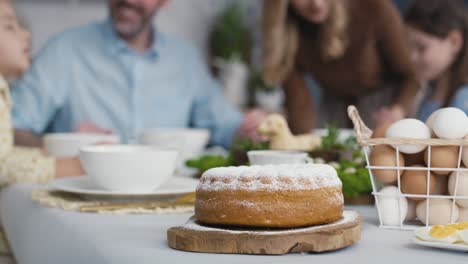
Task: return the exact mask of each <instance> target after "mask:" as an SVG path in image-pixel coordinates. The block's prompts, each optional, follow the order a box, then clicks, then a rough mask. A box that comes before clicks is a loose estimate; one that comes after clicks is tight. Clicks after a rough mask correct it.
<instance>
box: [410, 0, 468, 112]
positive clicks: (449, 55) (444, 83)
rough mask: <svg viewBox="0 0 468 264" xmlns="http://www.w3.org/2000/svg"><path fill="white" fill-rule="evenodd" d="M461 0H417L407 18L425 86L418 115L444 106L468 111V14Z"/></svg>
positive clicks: (420, 96) (415, 60)
mask: <svg viewBox="0 0 468 264" xmlns="http://www.w3.org/2000/svg"><path fill="white" fill-rule="evenodd" d="M467 11H468V10H467V9H466V7H465V5H464V3H463V1H461V0H450V1H447V0H416V1H414V2H413V3H412V5H411V6H410V8H409V10H408V12H407V14H406V16H405V21H406V24H407V28H408V35H409V40H410V44H411V47H412V56H411V57H412V59H413V61H414V63H415V65H416V66H417V71H418V76H419V77H420V79H421V81H422V87H421V89H420V91H419V93H418V96H417V98H418V100H417V105H419V106H420V107H419V111H418V118H420V119H422V120H426V119H427V118H428V117H429V115H430V114H431V113H432V112H434V111H435V110H437V109H438V108H441V107H446V106H454V107H458V108H460V109H462V110H463V111H465V113H467V114H468V43H467V41H468V17H467Z"/></svg>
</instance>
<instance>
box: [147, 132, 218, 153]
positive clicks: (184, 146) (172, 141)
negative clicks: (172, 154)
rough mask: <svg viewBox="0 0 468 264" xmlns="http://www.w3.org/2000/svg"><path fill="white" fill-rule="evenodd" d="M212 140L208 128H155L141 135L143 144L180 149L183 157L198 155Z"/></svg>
mask: <svg viewBox="0 0 468 264" xmlns="http://www.w3.org/2000/svg"><path fill="white" fill-rule="evenodd" d="M209 141H210V131H209V130H208V129H188V128H155V129H150V130H147V131H145V132H144V133H143V134H142V135H141V137H140V143H141V144H143V145H150V146H156V147H160V148H169V149H176V150H179V152H180V155H181V158H189V157H194V156H198V155H200V154H202V153H203V151H204V150H205V147H206V146H207V145H208V143H209Z"/></svg>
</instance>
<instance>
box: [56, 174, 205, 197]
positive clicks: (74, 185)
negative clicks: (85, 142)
mask: <svg viewBox="0 0 468 264" xmlns="http://www.w3.org/2000/svg"><path fill="white" fill-rule="evenodd" d="M197 185H198V180H196V179H191V178H187V177H181V176H173V177H172V178H171V179H170V180H169V181H167V182H166V183H164V184H163V185H162V186H161V187H159V188H157V189H155V190H154V191H152V192H146V193H126V192H117V191H109V190H104V189H101V188H99V187H97V186H96V185H95V184H94V183H93V182H92V180H91V179H90V178H89V177H87V176H82V177H76V178H65V179H60V180H55V181H53V182H51V183H50V184H49V186H51V187H52V188H53V189H56V190H59V191H63V192H68V193H73V194H78V195H85V196H99V197H103V198H106V197H107V198H116V197H122V198H124V197H126V198H152V197H160V196H171V195H182V194H188V193H192V192H195V189H196V188H197Z"/></svg>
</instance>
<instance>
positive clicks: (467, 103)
mask: <svg viewBox="0 0 468 264" xmlns="http://www.w3.org/2000/svg"><path fill="white" fill-rule="evenodd" d="M431 95H432V94H431V93H429V94H428V95H427V96H426V99H425V100H424V101H423V103H422V105H421V107H420V109H419V114H418V117H419V119H421V120H423V121H425V120H427V119H428V118H429V116H430V115H431V114H432V113H433V112H435V111H436V110H437V109H439V108H441V107H443V105H442V104H441V103H440V102H436V101H434V100H432V99H431V98H430V97H431ZM449 106H450V107H457V108H459V109H461V110H462V111H464V112H465V114H467V115H468V85H465V86H463V87H461V88H460V89H458V90H457V92H456V93H455V95H454V96H453V98H452V99H451V101H450V104H449Z"/></svg>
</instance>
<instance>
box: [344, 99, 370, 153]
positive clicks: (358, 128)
mask: <svg viewBox="0 0 468 264" xmlns="http://www.w3.org/2000/svg"><path fill="white" fill-rule="evenodd" d="M348 116H349V118H350V119H351V121H352V122H353V125H354V131H355V132H356V139H357V141H358V143H359V144H360V145H361V146H364V145H366V142H367V140H369V139H370V138H371V137H372V133H373V132H372V130H371V129H370V128H368V127H367V126H366V124H365V123H364V121H362V118H361V116H360V115H359V111H358V110H357V108H356V107H355V106H354V105H350V106H348Z"/></svg>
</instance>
